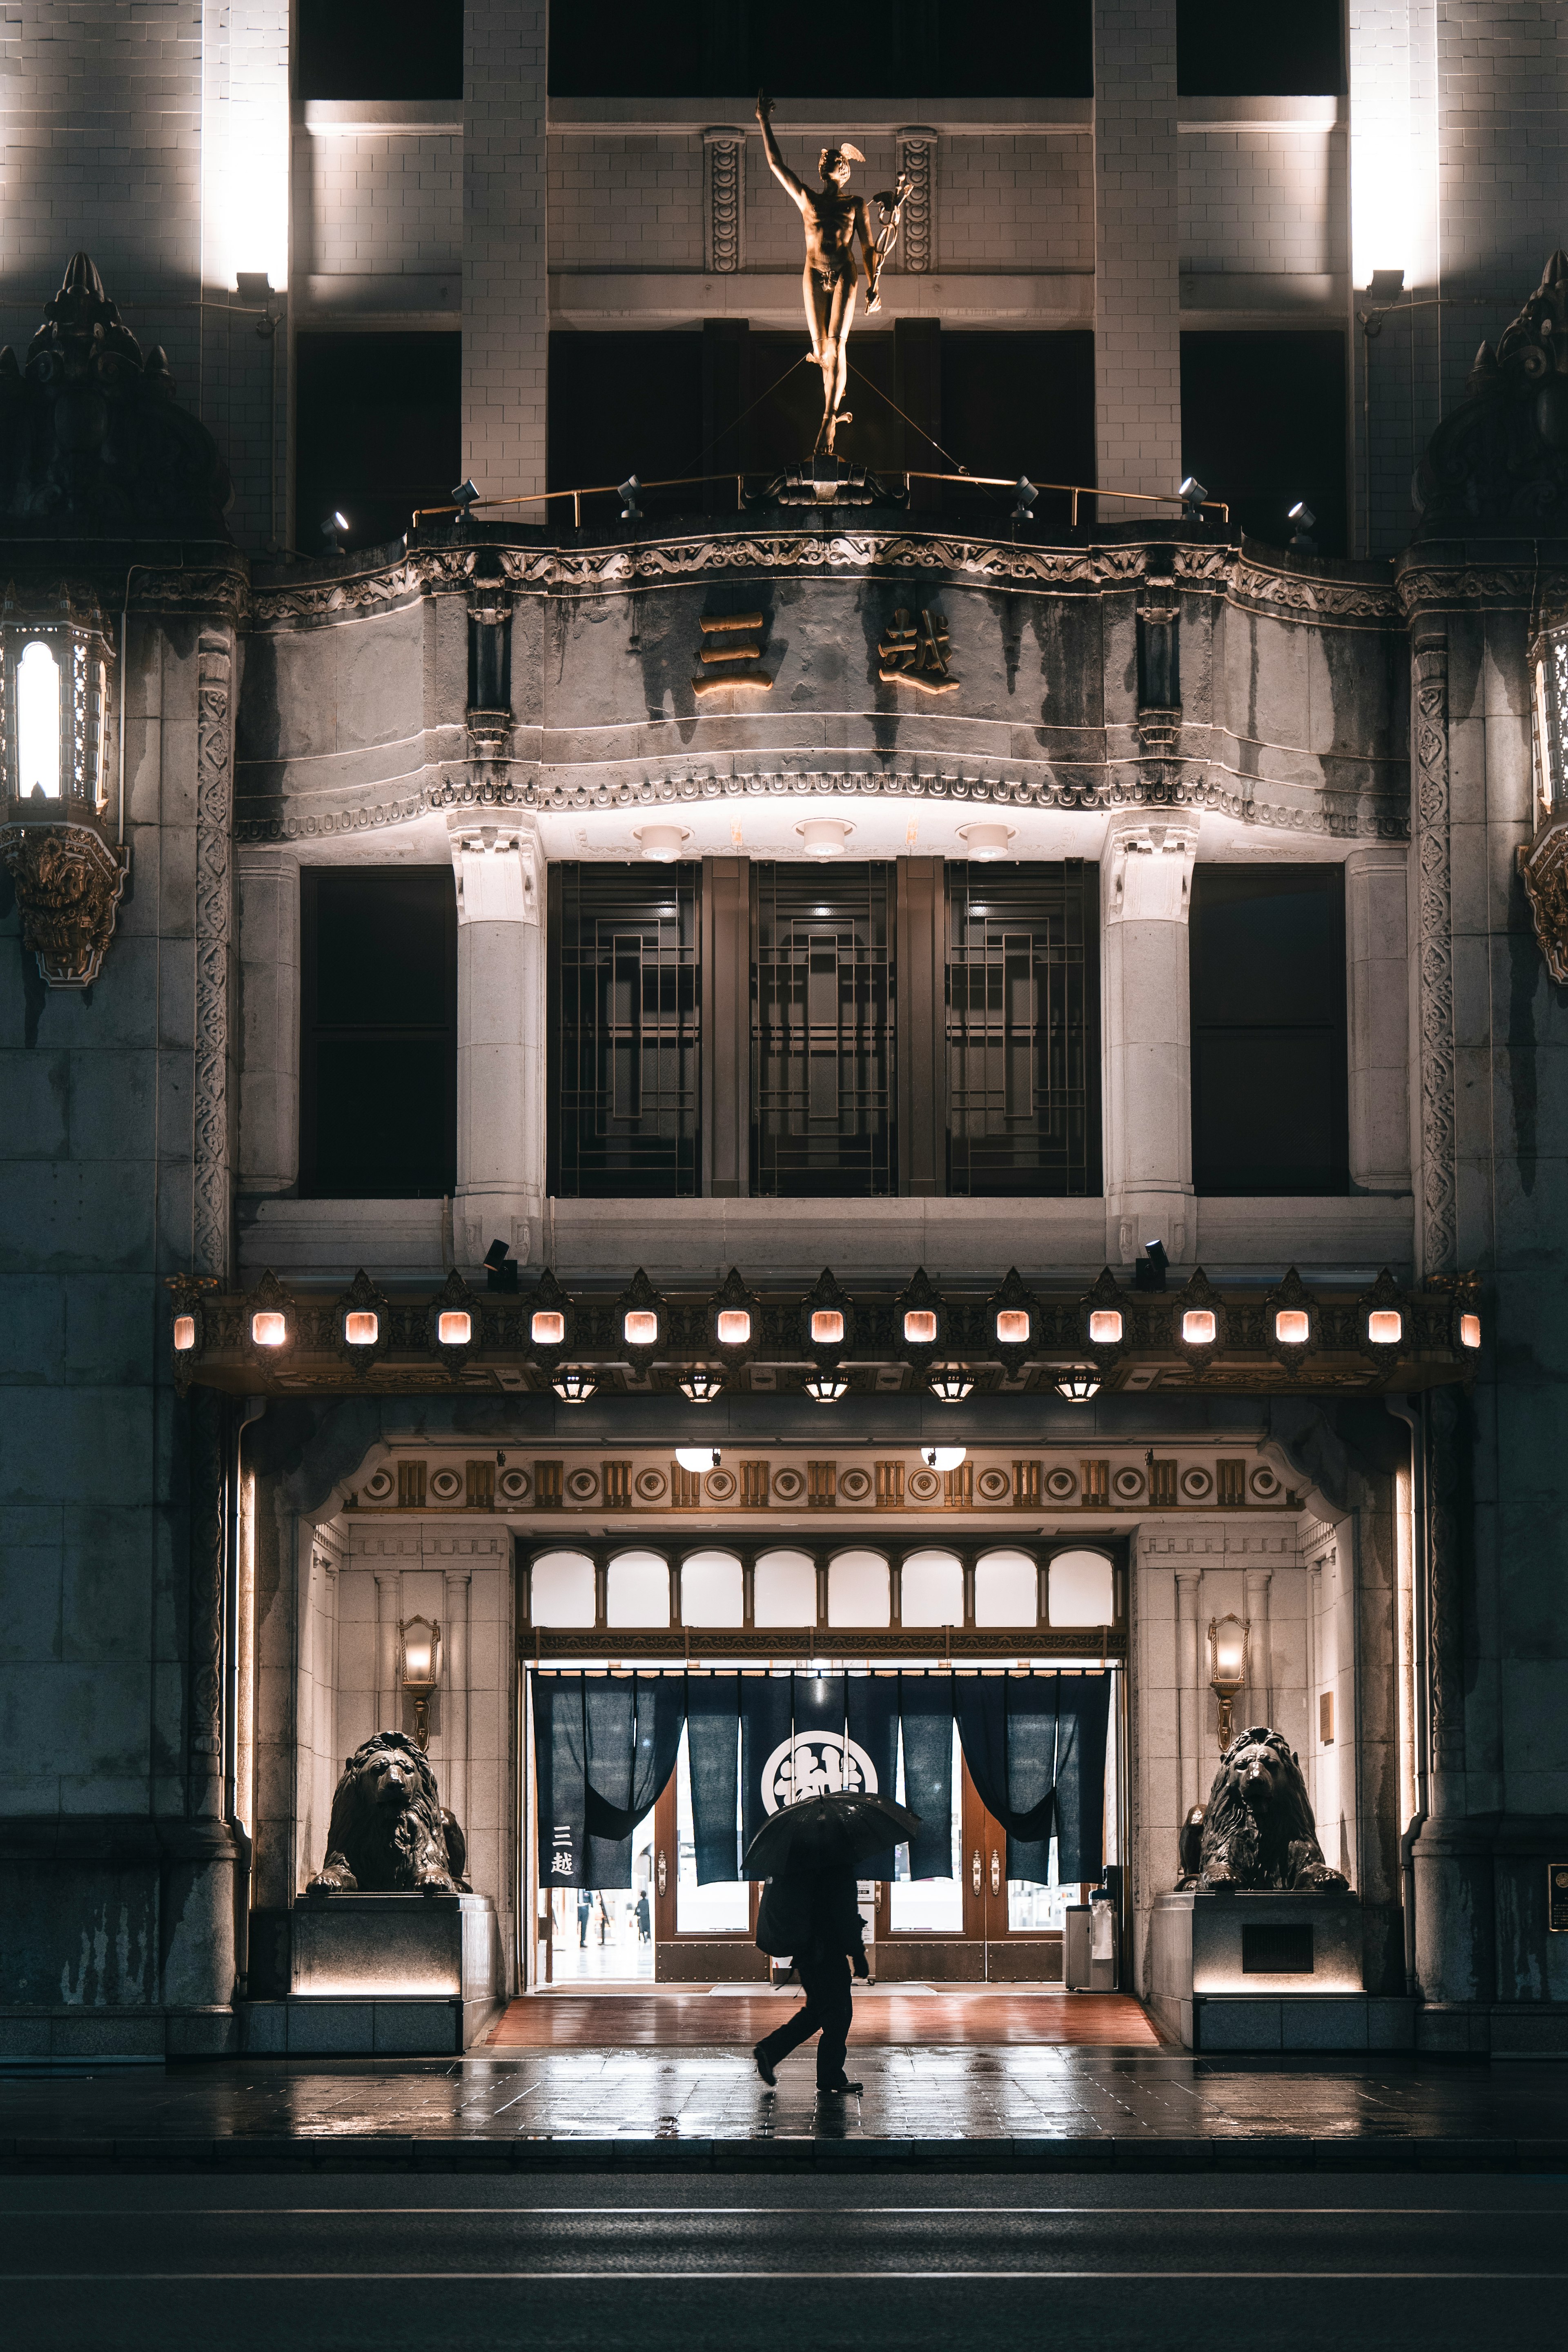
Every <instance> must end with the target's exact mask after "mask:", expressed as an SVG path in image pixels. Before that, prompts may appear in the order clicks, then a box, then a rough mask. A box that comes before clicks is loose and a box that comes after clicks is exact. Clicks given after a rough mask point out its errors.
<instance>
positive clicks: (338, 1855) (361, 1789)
mask: <svg viewBox="0 0 1568 2352" xmlns="http://www.w3.org/2000/svg"><path fill="white" fill-rule="evenodd" d="M467 1867H468V1842H467V1840H466V1839H465V1838H464V1836H463V1832H462V1831H461V1830H460V1829H459V1828H458V1822H457V1820H456V1818H455V1817H454V1815H452V1814H451V1813H449V1812H447V1811H446V1810H445V1808H444V1807H443V1805H442V1803H441V1799H440V1793H439V1791H438V1790H437V1786H436V1775H435V1773H434V1772H433V1771H432V1770H431V1769H430V1766H429V1764H428V1763H427V1762H426V1759H425V1757H424V1756H423V1755H422V1754H421V1752H420V1750H419V1749H418V1748H416V1746H415V1744H414V1742H413V1740H412V1739H410V1738H407V1737H406V1736H405V1734H404V1733H403V1732H401V1731H378V1732H377V1733H376V1734H375V1735H374V1738H370V1739H367V1740H366V1741H365V1743H364V1745H363V1748H355V1749H354V1752H353V1755H352V1756H351V1757H350V1758H349V1759H348V1762H347V1763H346V1764H345V1765H344V1766H343V1777H342V1780H340V1781H339V1782H338V1786H337V1791H336V1794H335V1795H334V1796H333V1798H332V1819H331V1827H330V1828H329V1829H328V1832H327V1858H326V1860H325V1862H323V1863H322V1864H321V1869H320V1870H319V1871H318V1872H317V1874H316V1875H315V1877H314V1878H312V1879H311V1881H310V1885H309V1886H308V1887H307V1888H306V1893H307V1894H309V1895H328V1894H331V1893H333V1892H341V1893H343V1894H353V1893H354V1892H355V1891H356V1889H357V1890H358V1891H359V1892H360V1893H362V1894H364V1895H395V1894H401V1893H403V1892H404V1891H405V1890H406V1889H409V1888H413V1887H420V1886H432V1887H436V1888H438V1889H439V1890H440V1891H441V1892H442V1893H444V1894H447V1895H471V1894H472V1893H473V1888H472V1887H471V1886H470V1885H469V1884H468V1879H467V1877H466V1876H465V1872H466V1870H467Z"/></svg>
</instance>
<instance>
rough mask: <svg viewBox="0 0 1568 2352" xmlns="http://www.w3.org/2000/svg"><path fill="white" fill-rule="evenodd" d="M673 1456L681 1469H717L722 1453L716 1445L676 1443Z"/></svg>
mask: <svg viewBox="0 0 1568 2352" xmlns="http://www.w3.org/2000/svg"><path fill="white" fill-rule="evenodd" d="M675 1458H676V1460H677V1461H678V1462H679V1465H680V1466H681V1468H682V1469H683V1470H697V1471H701V1470H717V1468H718V1467H719V1465H720V1463H721V1461H722V1460H723V1458H724V1457H723V1455H722V1454H721V1453H720V1451H719V1448H718V1447H717V1446H716V1445H678V1446H677V1447H676V1449H675Z"/></svg>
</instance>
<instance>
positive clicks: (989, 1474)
mask: <svg viewBox="0 0 1568 2352" xmlns="http://www.w3.org/2000/svg"><path fill="white" fill-rule="evenodd" d="M974 1491H975V1493H976V1494H977V1495H978V1496H979V1497H980V1499H981V1501H982V1502H983V1503H1005V1502H1006V1501H1007V1499H1008V1497H1009V1496H1011V1494H1012V1492H1013V1481H1012V1479H1011V1478H1010V1477H1009V1476H1008V1475H1007V1473H1006V1472H1005V1470H998V1469H995V1468H992V1469H990V1470H983V1471H982V1472H981V1473H980V1475H979V1477H978V1478H976V1480H975V1482H974Z"/></svg>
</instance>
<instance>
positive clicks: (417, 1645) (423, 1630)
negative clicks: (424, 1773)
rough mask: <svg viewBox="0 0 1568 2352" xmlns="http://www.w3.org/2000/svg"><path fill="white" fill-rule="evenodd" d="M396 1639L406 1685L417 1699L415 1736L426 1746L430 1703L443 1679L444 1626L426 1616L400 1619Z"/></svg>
mask: <svg viewBox="0 0 1568 2352" xmlns="http://www.w3.org/2000/svg"><path fill="white" fill-rule="evenodd" d="M397 1638H398V1640H399V1642H400V1643H402V1647H403V1674H402V1679H403V1687H404V1689H405V1691H406V1692H407V1693H408V1696H409V1697H410V1698H411V1699H412V1700H413V1701H414V1737H415V1738H416V1740H417V1741H418V1743H419V1746H420V1747H421V1748H427V1747H428V1746H429V1744H430V1702H431V1700H432V1699H433V1698H434V1696H436V1685H437V1683H438V1682H439V1681H440V1679H441V1628H440V1627H439V1625H433V1624H432V1623H431V1622H430V1621H429V1619H428V1618H427V1617H410V1618H408V1619H407V1620H406V1621H405V1620H404V1619H403V1618H399V1619H398V1622H397Z"/></svg>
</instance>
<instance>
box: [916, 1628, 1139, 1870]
mask: <svg viewBox="0 0 1568 2352" xmlns="http://www.w3.org/2000/svg"><path fill="white" fill-rule="evenodd" d="M952 1707H953V1713H954V1715H955V1716H956V1717H957V1719H958V1736H959V1739H960V1741H961V1743H962V1745H963V1760H964V1762H965V1763H966V1764H967V1765H968V1767H969V1773H970V1778H971V1779H972V1780H973V1782H974V1786H975V1789H976V1790H977V1791H978V1792H979V1796H980V1801H981V1802H982V1804H983V1805H984V1807H985V1809H986V1811H988V1812H989V1813H992V1814H993V1815H994V1817H995V1819H996V1820H997V1821H998V1822H1000V1823H1001V1824H1002V1827H1003V1829H1004V1830H1005V1832H1006V1833H1007V1875H1008V1877H1009V1878H1020V1879H1030V1880H1033V1881H1034V1882H1035V1883H1036V1884H1037V1885H1046V1884H1047V1881H1048V1879H1049V1876H1050V1843H1051V1839H1052V1836H1053V1835H1054V1836H1055V1837H1056V1840H1057V1874H1058V1878H1059V1879H1061V1880H1064V1881H1066V1882H1068V1884H1070V1883H1072V1882H1073V1881H1075V1880H1078V1881H1082V1880H1084V1879H1091V1878H1098V1877H1099V1875H1100V1869H1101V1866H1102V1863H1103V1858H1104V1834H1105V1742H1106V1736H1107V1728H1108V1726H1109V1722H1110V1675H1104V1674H1101V1675H1061V1674H1040V1675H953V1677H952Z"/></svg>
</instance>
